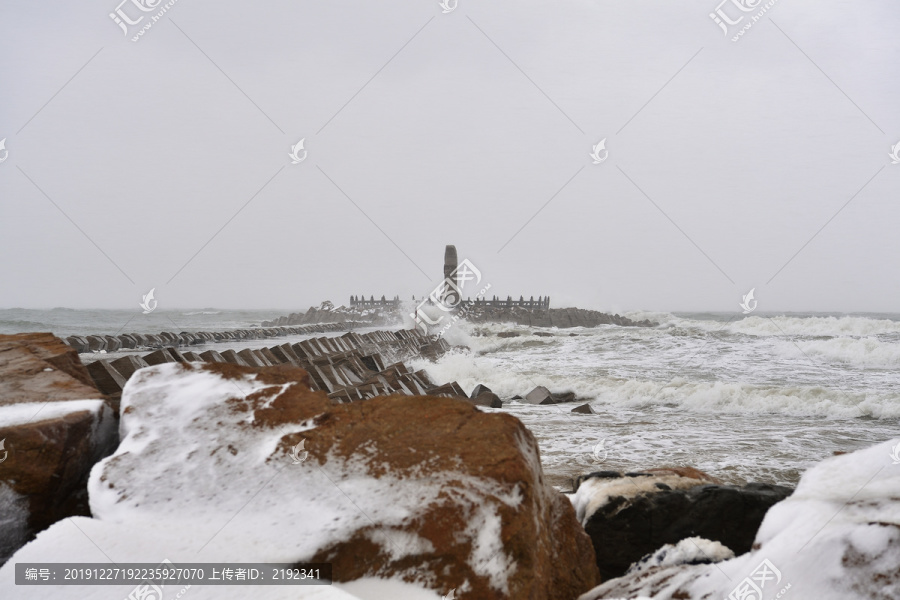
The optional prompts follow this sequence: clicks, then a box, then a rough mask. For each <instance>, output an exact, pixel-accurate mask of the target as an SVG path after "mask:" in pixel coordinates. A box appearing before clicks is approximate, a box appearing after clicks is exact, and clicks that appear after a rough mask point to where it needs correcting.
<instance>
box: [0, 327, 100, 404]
mask: <svg viewBox="0 0 900 600" xmlns="http://www.w3.org/2000/svg"><path fill="white" fill-rule="evenodd" d="M89 398H103V395H102V394H101V393H100V392H99V391H98V390H97V388H96V387H95V386H94V382H93V380H92V379H91V376H90V374H89V373H88V371H87V369H85V367H84V365H83V364H81V360H80V359H79V358H78V353H77V352H76V351H75V350H74V349H73V348H71V347H69V346H67V345H66V344H65V342H63V341H62V340H60V339H59V338H57V337H56V336H54V335H53V334H52V333H22V334H16V335H0V406H3V405H9V404H18V403H22V402H48V401H57V400H85V399H89Z"/></svg>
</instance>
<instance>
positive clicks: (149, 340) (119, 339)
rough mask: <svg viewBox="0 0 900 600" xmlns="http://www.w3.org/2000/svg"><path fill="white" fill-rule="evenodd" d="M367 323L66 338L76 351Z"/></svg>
mask: <svg viewBox="0 0 900 600" xmlns="http://www.w3.org/2000/svg"><path fill="white" fill-rule="evenodd" d="M365 326H368V324H367V323H360V322H355V321H341V322H334V323H322V324H315V325H304V326H297V327H284V326H264V327H254V328H252V329H232V330H230V331H194V332H189V331H182V332H180V333H174V332H171V331H163V332H162V333H157V334H147V333H124V334H121V335H114V336H113V335H87V336H79V335H73V336H69V337H67V338H66V339H65V342H66V343H67V344H68V345H69V346H71V347H72V348H74V349H75V351H76V352H78V353H79V354H85V353H88V352H118V351H120V350H140V349H149V348H170V347H175V348H180V347H183V346H195V345H200V344H215V343H217V342H239V341H245V340H264V339H269V338H274V337H284V336H286V335H313V334H315V333H328V332H333V331H347V330H348V329H350V330H352V329H354V328H357V327H365Z"/></svg>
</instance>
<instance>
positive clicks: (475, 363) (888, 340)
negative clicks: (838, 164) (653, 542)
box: [416, 313, 900, 486]
mask: <svg viewBox="0 0 900 600" xmlns="http://www.w3.org/2000/svg"><path fill="white" fill-rule="evenodd" d="M627 316H629V317H632V318H638V319H643V318H649V319H651V320H654V321H657V322H659V323H660V326H659V327H655V328H622V327H614V326H605V327H598V328H592V329H581V328H577V329H565V330H551V332H552V333H553V334H554V335H553V337H539V336H535V335H533V333H534V332H535V331H542V330H538V329H532V328H527V327H517V326H514V325H508V324H503V325H500V324H497V325H489V326H472V325H463V326H461V327H457V328H455V331H453V330H452V331H451V333H450V334H449V336H448V337H449V339H450V341H452V342H455V343H465V344H467V345H469V346H470V347H471V348H472V349H473V351H472V352H459V353H454V354H452V355H449V356H446V357H444V358H442V359H441V360H440V361H439V363H438V364H436V365H428V364H427V363H426V362H425V361H421V362H417V363H416V366H417V367H420V366H421V367H425V368H426V369H428V370H429V372H430V373H431V374H432V375H433V376H434V377H435V378H437V379H439V380H452V379H455V380H457V381H459V383H460V384H461V385H462V386H463V387H464V388H465V389H467V390H468V389H471V388H472V387H473V386H474V385H475V384H477V383H484V384H486V385H487V386H488V387H490V388H491V389H493V390H494V391H495V392H496V393H498V394H499V395H500V396H501V397H504V398H507V397H512V396H514V395H516V394H519V395H524V394H525V393H527V392H528V391H529V390H530V389H531V388H533V387H534V386H535V385H544V386H547V387H548V388H550V390H551V391H563V390H574V391H575V392H577V393H578V394H579V395H580V396H583V397H585V398H587V399H589V400H590V402H591V406H592V407H593V409H594V410H595V411H596V412H597V413H598V414H596V415H578V414H572V413H570V412H569V411H570V410H571V407H572V405H557V406H548V407H545V406H529V405H525V404H520V403H515V402H514V403H510V404H508V405H507V406H505V407H504V408H503V409H502V410H503V411H506V412H510V413H512V414H515V415H516V416H517V417H519V418H520V419H522V421H523V422H524V423H525V424H526V425H527V426H528V427H529V429H531V430H532V432H533V433H534V434H535V436H536V437H537V439H538V442H539V444H540V446H541V453H542V460H543V463H544V467H545V470H546V471H547V473H548V476H549V478H550V480H551V482H553V483H554V484H556V485H561V486H565V485H566V481H567V479H568V478H570V477H574V476H577V475H579V474H582V473H585V472H589V471H592V470H598V469H615V470H635V469H641V468H650V467H658V466H667V465H690V466H694V467H697V468H699V469H702V470H704V471H707V472H709V473H710V474H712V475H715V476H717V477H719V478H721V479H723V480H725V481H728V482H733V483H740V482H745V481H766V482H770V483H782V484H796V482H797V480H798V479H799V476H800V474H801V473H802V472H803V470H805V469H806V468H808V467H809V466H810V465H812V464H814V463H815V462H817V461H819V460H822V459H823V458H826V457H828V456H831V455H832V454H833V453H834V452H848V451H852V450H855V449H857V448H860V447H863V446H867V445H870V444H873V443H875V442H880V441H884V440H888V439H892V438H897V437H900V317H898V316H897V315H861V316H828V315H779V316H775V315H760V316H750V317H743V316H740V317H737V318H736V317H734V316H732V315H709V314H706V315H703V314H700V315H677V316H676V315H671V314H665V313H634V314H629V315H627ZM505 331H515V332H519V333H521V334H522V335H521V336H519V337H513V338H501V337H498V335H497V334H499V333H501V332H505ZM572 334H574V335H572ZM601 442H603V445H602V447H601V449H600V450H599V451H598V453H597V457H596V458H595V456H594V448H595V447H597V445H598V444H599V443H601Z"/></svg>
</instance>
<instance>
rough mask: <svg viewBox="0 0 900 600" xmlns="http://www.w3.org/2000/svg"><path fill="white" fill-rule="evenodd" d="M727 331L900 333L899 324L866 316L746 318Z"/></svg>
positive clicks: (826, 334)
mask: <svg viewBox="0 0 900 600" xmlns="http://www.w3.org/2000/svg"><path fill="white" fill-rule="evenodd" d="M728 329H729V330H731V331H734V332H737V333H744V334H747V335H759V336H765V335H776V336H778V335H801V336H830V337H841V336H851V337H863V336H872V335H879V334H891V333H894V334H896V333H900V321H892V320H890V319H872V318H868V317H851V316H846V317H790V316H780V317H753V316H751V317H747V318H744V319H741V320H740V321H735V322H732V323H731V324H730V325H729V326H728Z"/></svg>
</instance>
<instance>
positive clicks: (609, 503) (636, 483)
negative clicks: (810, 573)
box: [572, 467, 792, 580]
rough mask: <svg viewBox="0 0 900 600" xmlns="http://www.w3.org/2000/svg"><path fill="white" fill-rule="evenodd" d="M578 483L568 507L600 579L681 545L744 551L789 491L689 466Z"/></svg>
mask: <svg viewBox="0 0 900 600" xmlns="http://www.w3.org/2000/svg"><path fill="white" fill-rule="evenodd" d="M576 483H577V484H578V489H577V490H576V492H575V494H573V496H572V503H573V505H574V506H575V511H576V515H577V516H578V520H579V521H581V523H582V525H584V528H585V531H586V532H587V534H588V535H590V536H591V541H592V542H593V544H594V551H595V553H596V556H597V568H598V569H599V570H600V575H601V577H602V578H603V579H604V580H608V579H612V578H615V577H621V576H622V575H624V574H625V573H626V572H627V571H628V568H629V567H630V565H631V564H632V563H634V562H636V561H638V560H639V559H641V558H642V557H645V556H647V555H648V554H651V553H653V552H655V551H656V550H658V549H659V548H661V547H662V546H664V545H666V544H677V543H679V542H680V541H681V540H684V539H685V538H691V537H702V538H705V539H708V540H712V541H715V542H719V543H721V544H722V545H723V546H725V547H727V548H730V549H731V550H733V551H734V552H735V553H737V554H743V553H744V552H748V551H749V550H750V547H751V546H752V544H753V539H754V538H755V537H756V532H757V531H758V530H759V525H760V523H762V520H763V517H765V514H766V511H768V510H769V508H770V507H772V505H774V504H775V503H777V502H779V501H781V500H783V499H784V498H785V497H787V496H788V495H790V493H791V492H792V490H791V489H790V488H787V487H782V486H773V485H767V484H760V483H750V484H747V485H744V486H733V485H723V484H721V482H718V481H717V480H716V479H714V478H713V477H710V476H709V475H707V474H706V473H703V472H701V471H698V470H696V469H692V468H690V467H676V468H670V469H649V470H647V471H643V472H633V473H625V474H624V475H622V474H621V473H618V472H615V471H599V472H596V473H591V474H590V475H587V476H584V477H579V478H578V480H577V482H576ZM694 549H695V550H697V549H698V548H697V546H696V545H695V546H694ZM707 558H708V559H707V561H706V562H715V560H714V559H713V558H712V557H711V556H710V557H707Z"/></svg>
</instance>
